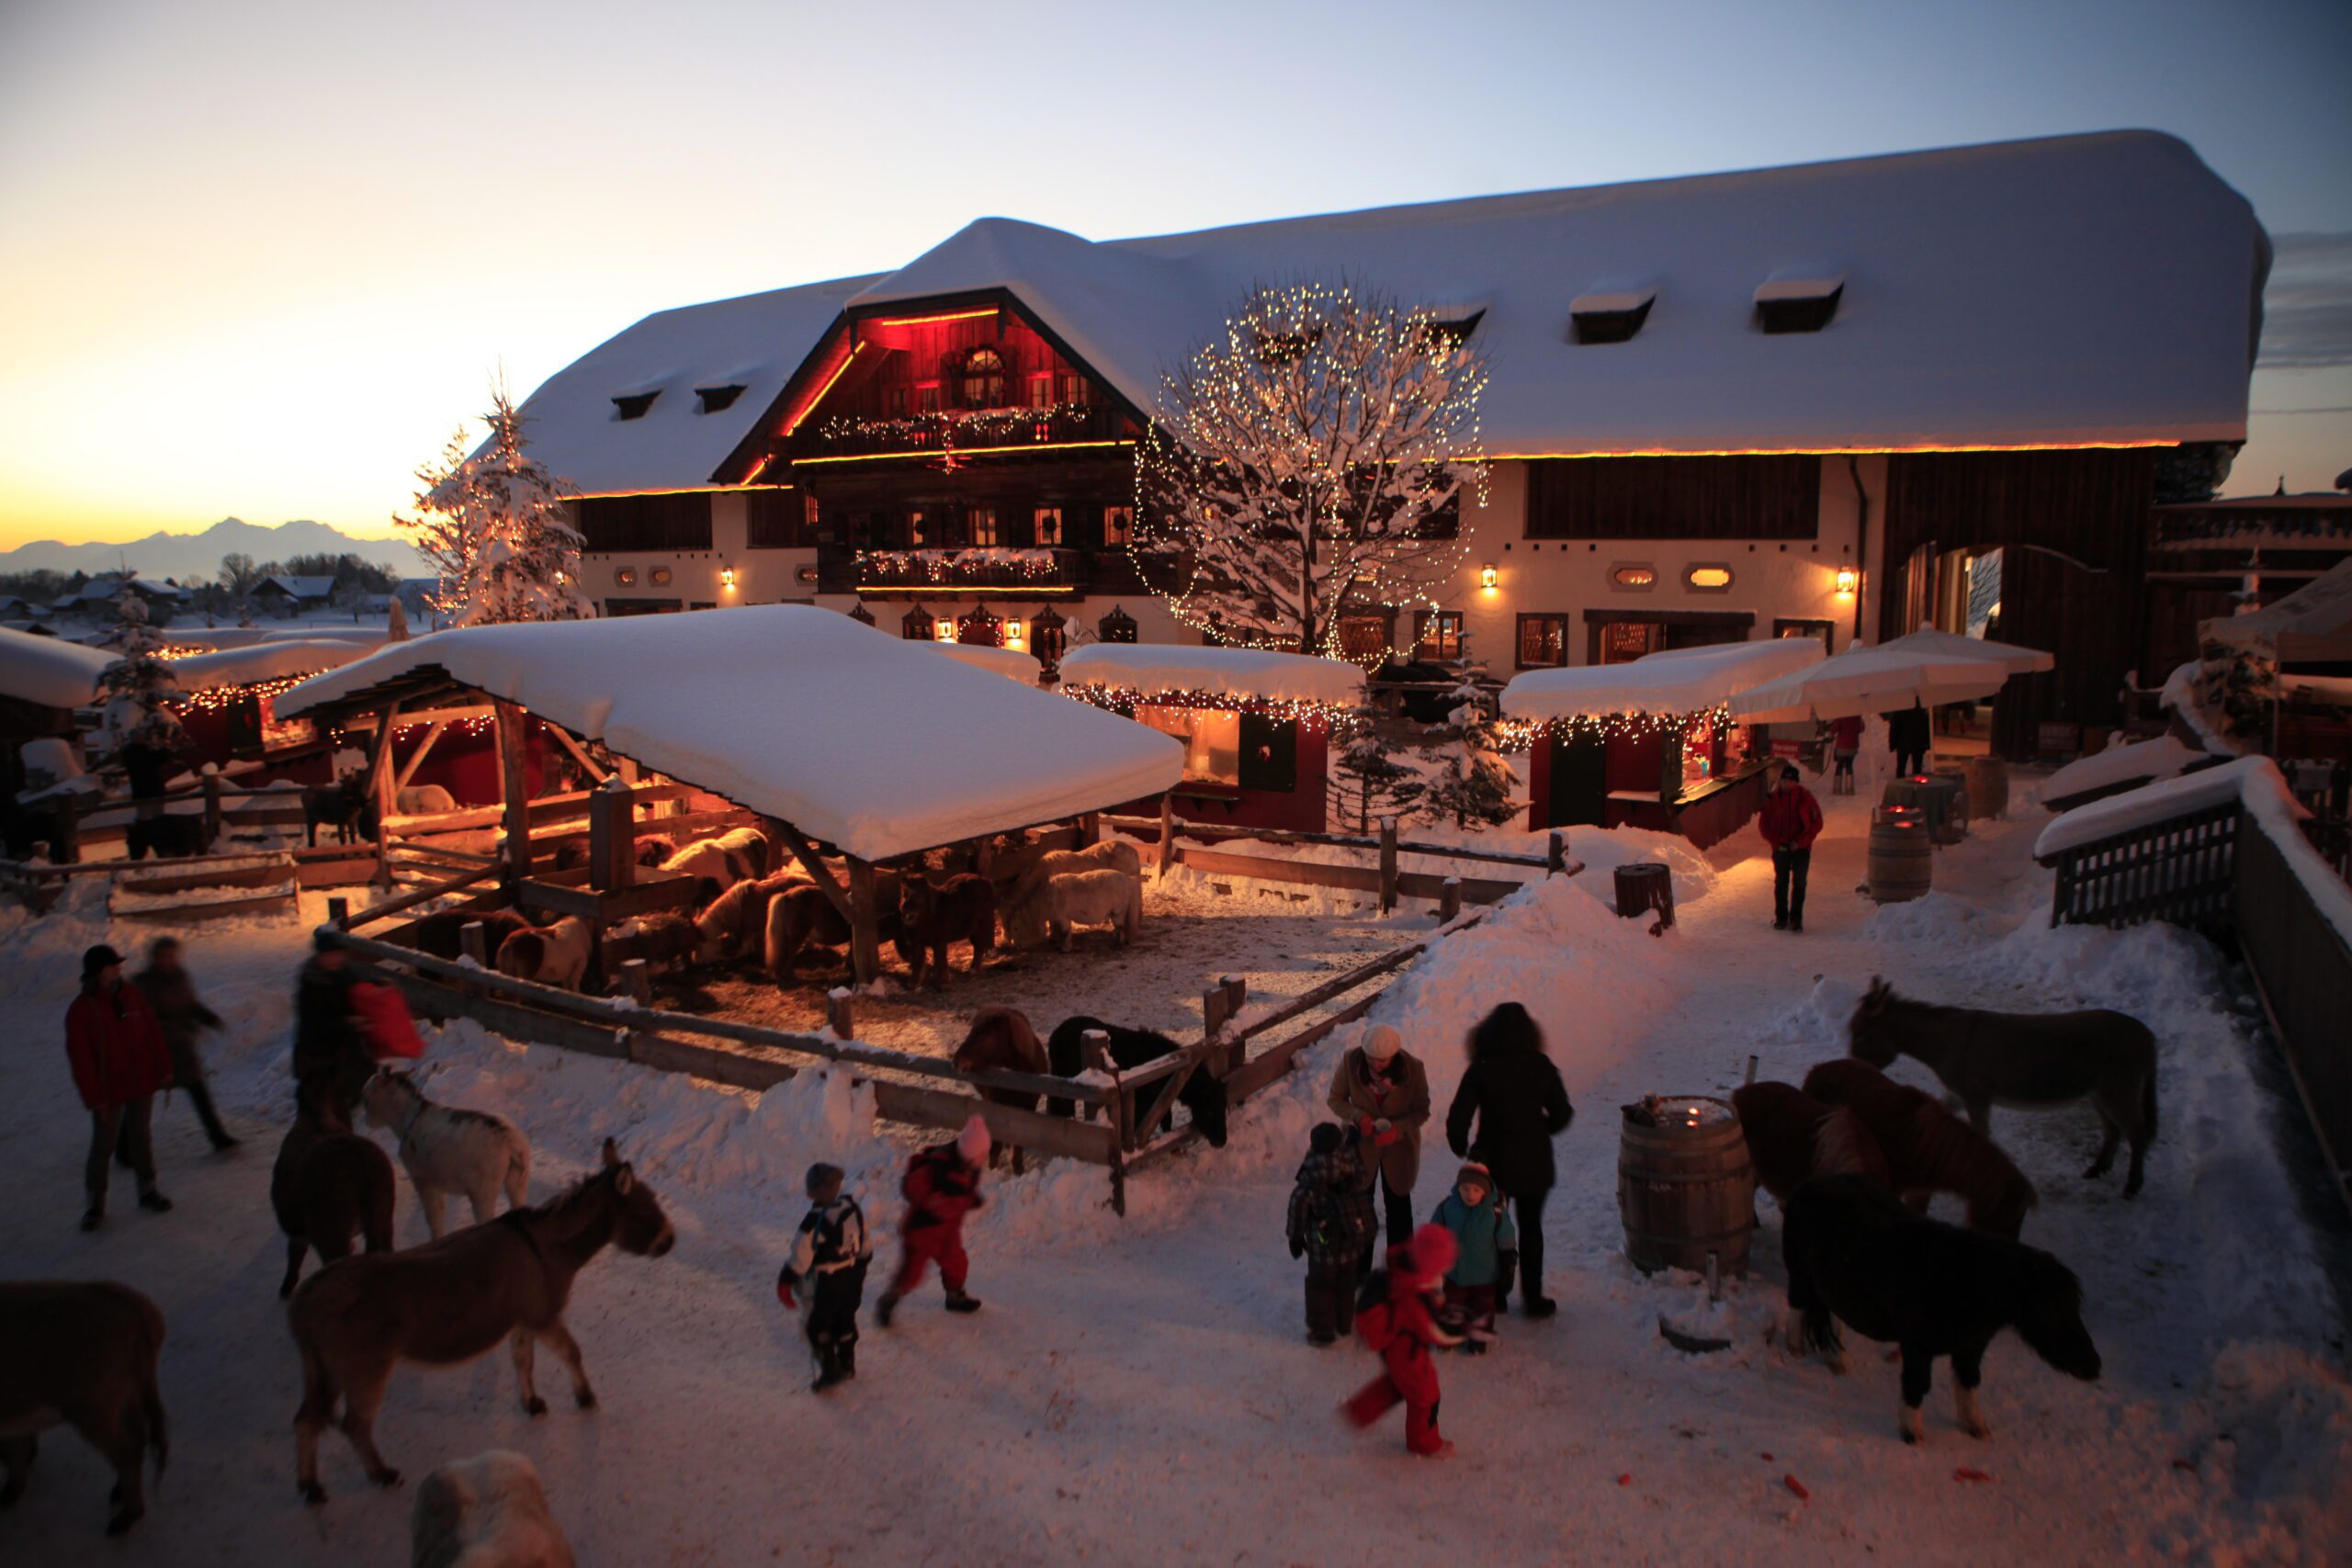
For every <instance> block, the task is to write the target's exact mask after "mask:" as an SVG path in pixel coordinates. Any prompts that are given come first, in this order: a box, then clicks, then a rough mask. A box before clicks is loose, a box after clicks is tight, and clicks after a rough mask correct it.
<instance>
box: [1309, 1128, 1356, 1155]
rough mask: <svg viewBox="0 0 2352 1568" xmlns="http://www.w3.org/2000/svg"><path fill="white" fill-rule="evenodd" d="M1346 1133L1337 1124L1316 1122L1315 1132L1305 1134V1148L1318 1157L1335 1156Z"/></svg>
mask: <svg viewBox="0 0 2352 1568" xmlns="http://www.w3.org/2000/svg"><path fill="white" fill-rule="evenodd" d="M1346 1137H1347V1133H1346V1132H1345V1130H1343V1129H1342V1128H1341V1127H1340V1124H1339V1123H1338V1122H1317V1123H1316V1124H1315V1131H1313V1132H1312V1133H1309V1134H1306V1146H1307V1147H1308V1148H1310V1149H1313V1150H1314V1151H1315V1152H1316V1153H1317V1154H1318V1155H1335V1154H1338V1153H1339V1152H1340V1144H1341V1143H1342V1142H1343V1141H1344V1140H1345V1139H1346Z"/></svg>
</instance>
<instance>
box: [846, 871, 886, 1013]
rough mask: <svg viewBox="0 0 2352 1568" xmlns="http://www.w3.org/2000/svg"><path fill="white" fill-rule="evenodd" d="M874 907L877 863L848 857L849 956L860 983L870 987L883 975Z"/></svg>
mask: <svg viewBox="0 0 2352 1568" xmlns="http://www.w3.org/2000/svg"><path fill="white" fill-rule="evenodd" d="M876 914H877V911H876V908H875V907H874V865H873V863H872V862H870V861H863V860H860V859H858V858H857V857H856V856H855V855H852V856H850V857H849V957H850V968H851V970H852V972H853V973H854V974H855V975H856V976H857V983H858V984H859V985H861V986H870V985H872V984H873V983H874V982H875V981H876V980H877V979H879V978H881V976H882V941H881V936H880V934H879V933H880V930H881V928H880V924H879V922H878V920H877V919H876Z"/></svg>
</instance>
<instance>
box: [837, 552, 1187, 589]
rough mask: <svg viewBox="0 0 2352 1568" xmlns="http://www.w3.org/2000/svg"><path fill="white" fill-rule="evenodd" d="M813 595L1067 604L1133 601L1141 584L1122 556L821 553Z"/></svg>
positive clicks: (1088, 553)
mask: <svg viewBox="0 0 2352 1568" xmlns="http://www.w3.org/2000/svg"><path fill="white" fill-rule="evenodd" d="M817 577H818V582H817V587H818V591H819V592H823V593H869V594H874V595H876V596H879V597H888V598H899V599H904V598H909V597H912V596H915V595H919V594H924V593H929V594H933V595H935V596H936V597H938V598H941V599H952V598H955V597H956V596H958V595H962V596H964V597H967V598H985V599H1018V598H1021V597H1023V596H1024V595H1035V596H1037V597H1047V596H1051V597H1054V598H1060V599H1068V598H1075V597H1078V596H1080V595H1083V594H1088V593H1129V594H1133V593H1139V592H1143V584H1142V582H1141V581H1140V580H1139V579H1138V578H1137V576H1136V570H1135V565H1134V563H1133V562H1132V561H1130V560H1129V559H1128V558H1127V552H1126V551H1125V550H1124V549H1116V548H1114V549H1109V550H1084V549H1058V548H1057V549H1046V548H1037V549H1019V548H1013V549H1007V548H991V547H984V546H982V547H970V548H966V549H945V548H941V549H916V550H851V549H844V548H842V547H838V546H821V547H819V549H818V552H817Z"/></svg>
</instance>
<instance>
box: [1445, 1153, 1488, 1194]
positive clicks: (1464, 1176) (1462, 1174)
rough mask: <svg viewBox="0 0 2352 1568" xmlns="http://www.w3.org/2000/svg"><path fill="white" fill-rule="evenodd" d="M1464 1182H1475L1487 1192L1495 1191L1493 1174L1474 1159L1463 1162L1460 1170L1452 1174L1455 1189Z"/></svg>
mask: <svg viewBox="0 0 2352 1568" xmlns="http://www.w3.org/2000/svg"><path fill="white" fill-rule="evenodd" d="M1465 1181H1475V1182H1476V1183H1477V1184H1478V1185H1479V1186H1481V1187H1483V1188H1485V1189H1486V1190H1487V1191H1489V1192H1492V1191H1493V1190H1495V1173H1494V1172H1493V1171H1491V1170H1488V1169H1487V1168H1486V1167H1485V1166H1484V1165H1483V1164H1481V1163H1480V1162H1478V1161H1477V1160H1475V1159H1474V1160H1465V1161H1464V1162H1463V1166H1462V1168H1461V1170H1459V1171H1458V1172H1456V1173H1455V1174H1454V1178H1453V1184H1454V1185H1455V1186H1456V1187H1459V1186H1461V1185H1462V1184H1463V1183H1464V1182H1465Z"/></svg>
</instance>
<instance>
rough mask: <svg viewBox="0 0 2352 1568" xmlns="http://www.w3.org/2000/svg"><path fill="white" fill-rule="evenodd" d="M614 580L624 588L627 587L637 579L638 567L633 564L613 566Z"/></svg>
mask: <svg viewBox="0 0 2352 1568" xmlns="http://www.w3.org/2000/svg"><path fill="white" fill-rule="evenodd" d="M613 581H615V582H617V583H619V584H620V585H621V586H622V587H623V588H627V587H628V586H629V585H630V584H631V583H633V582H635V581H637V569H636V568H635V567H631V566H616V567H615V568H613Z"/></svg>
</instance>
